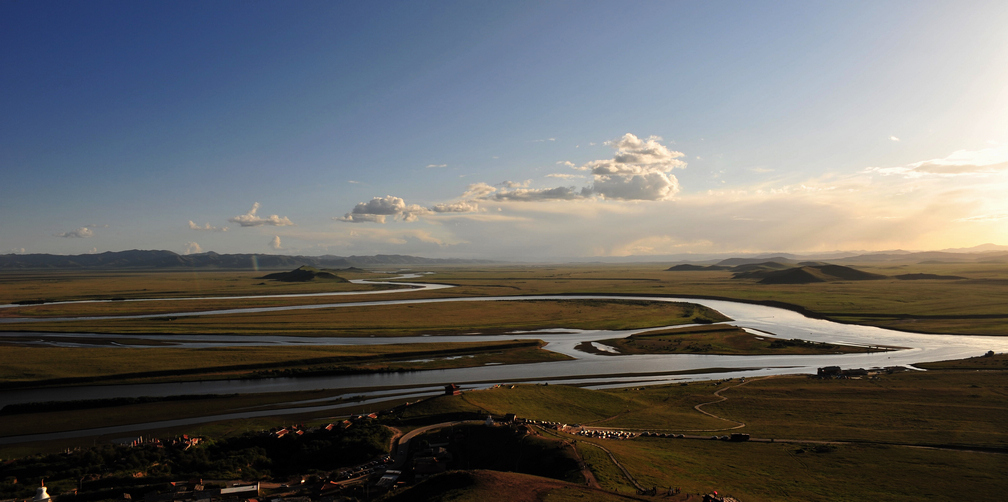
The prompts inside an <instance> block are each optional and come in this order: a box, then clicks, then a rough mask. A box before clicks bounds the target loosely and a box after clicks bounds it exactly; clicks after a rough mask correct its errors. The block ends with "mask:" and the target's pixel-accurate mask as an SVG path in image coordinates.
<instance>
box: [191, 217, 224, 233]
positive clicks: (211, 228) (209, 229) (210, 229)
mask: <svg viewBox="0 0 1008 502" xmlns="http://www.w3.org/2000/svg"><path fill="white" fill-rule="evenodd" d="M189 228H191V229H193V230H202V231H205V232H227V231H228V227H215V226H212V225H210V223H209V222H207V224H206V225H204V226H202V227H201V226H199V225H197V224H196V223H194V222H193V220H189Z"/></svg>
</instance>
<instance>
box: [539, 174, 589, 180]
mask: <svg viewBox="0 0 1008 502" xmlns="http://www.w3.org/2000/svg"><path fill="white" fill-rule="evenodd" d="M546 177H547V178H560V179H565V180H570V179H579V178H584V176H583V175H580V174H569V173H550V174H547V175H546Z"/></svg>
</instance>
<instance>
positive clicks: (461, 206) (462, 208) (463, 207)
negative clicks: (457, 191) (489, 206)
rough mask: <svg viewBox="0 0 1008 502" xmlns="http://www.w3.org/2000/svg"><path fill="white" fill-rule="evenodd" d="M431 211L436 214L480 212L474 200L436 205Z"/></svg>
mask: <svg viewBox="0 0 1008 502" xmlns="http://www.w3.org/2000/svg"><path fill="white" fill-rule="evenodd" d="M431 211H434V212H435V213H475V212H477V211H479V204H477V203H476V201H472V200H463V201H458V202H446V203H443V204H434V205H433V206H432V207H431Z"/></svg>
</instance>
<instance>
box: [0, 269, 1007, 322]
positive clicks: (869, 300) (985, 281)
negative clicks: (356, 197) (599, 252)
mask: <svg viewBox="0 0 1008 502" xmlns="http://www.w3.org/2000/svg"><path fill="white" fill-rule="evenodd" d="M854 266H855V267H856V268H858V269H859V270H864V271H866V272H871V273H876V274H883V275H887V276H890V277H891V276H894V275H897V274H910V273H928V274H937V275H955V276H961V277H965V278H966V279H964V280H954V281H948V280H930V279H929V280H914V281H906V280H897V279H893V278H889V279H883V280H875V281H848V282H828V283H817V284H799V285H795V284H778V285H766V284H757V283H756V281H755V280H752V279H743V280H740V279H731V273H730V272H727V271H696V272H667V271H665V269H666V268H668V267H667V265H666V264H632V265H616V264H608V265H600V264H592V265H563V266H531V265H499V266H468V267H447V266H440V267H437V266H432V267H425V269H429V270H434V271H436V272H437V273H436V274H434V275H429V276H425V277H424V279H423V280H424V281H427V282H439V283H446V284H454V285H456V286H457V287H454V288H450V289H443V290H436V291H425V292H402V293H396V295H397V296H396V298H444V297H461V296H492V295H505V296H507V295H529V294H560V293H574V294H576V293H615V294H645V295H662V296H701V297H719V298H729V299H738V300H743V301H755V302H781V303H784V304H788V305H792V306H794V307H795V308H800V309H805V310H806V311H808V312H810V313H814V314H816V315H820V316H823V317H827V318H829V319H833V320H838V321H842V322H856V323H862V324H869V325H875V326H883V327H890V328H896V329H903V330H908V331H917V332H933V333H961V334H987V335H1005V334H1008V264H1004V263H979V264H942V263H933V264H920V263H902V264H900V263H887V264H883V265H879V264H872V263H866V264H860V265H857V264H855V265H854ZM262 275H265V273H255V272H224V271H211V272H205V271H201V272H129V273H127V272H49V271H42V272H5V273H3V274H0V286H2V287H0V303H2V302H10V301H19V300H25V299H29V300H30V299H92V298H106V299H107V298H115V297H122V298H137V297H154V296H158V297H161V296H174V297H178V296H215V295H237V294H241V295H251V294H278V293H291V292H320V291H334V290H337V289H339V288H350V287H359V286H353V285H340V284H332V283H329V282H314V283H280V282H275V281H263V280H261V279H259V278H260V277H261V276H262ZM341 275H345V276H346V277H347V278H351V279H353V278H388V277H389V275H388V274H368V273H349V274H347V273H342V272H341ZM367 288H369V289H370V288H373V287H372V286H367ZM359 299H360V298H357V297H353V296H349V297H331V298H329V299H325V300H320V299H303V300H297V303H313V302H314V303H318V302H320V301H325V302H333V303H338V302H347V301H356V300H359ZM246 301H247V300H242V301H238V302H237V303H229V304H228V305H231V306H244V305H245V303H244V302H246ZM284 302H287V304H289V303H290V300H280V299H272V300H266V301H262V300H255V301H254V303H250V304H249V305H250V306H251V305H253V304H254V305H264V304H271V305H272V304H278V305H279V304H285V303H284ZM190 303H192V302H182V303H180V304H179V305H177V306H164V305H149V306H144V307H134V306H128V307H127V306H120V305H115V306H109V305H106V304H102V305H94V304H92V305H89V306H73V307H69V306H68V307H58V308H57V307H56V306H52V307H46V306H42V307H39V309H41V310H39V312H49V313H50V314H52V315H55V314H59V315H63V314H66V315H69V314H73V315H87V314H88V313H103V312H108V310H102V309H135V308H143V309H154V310H156V311H158V312H165V311H169V312H170V311H172V310H171V309H173V308H178V309H180V310H183V309H184V310H188V309H189V308H190V307H191V305H188V306H182V305H183V304H190ZM214 306H215V307H216V306H217V304H215V305H214ZM45 309H51V310H48V311H47V310H45ZM64 309H65V310H64ZM92 309H97V310H92ZM166 309H167V310H166ZM30 310H31V309H30V308H25V309H23V310H21V312H22V314H23V315H31V314H30V313H29V312H30ZM12 312H13V311H12ZM5 315H9V314H5ZM292 319H294V318H292Z"/></svg>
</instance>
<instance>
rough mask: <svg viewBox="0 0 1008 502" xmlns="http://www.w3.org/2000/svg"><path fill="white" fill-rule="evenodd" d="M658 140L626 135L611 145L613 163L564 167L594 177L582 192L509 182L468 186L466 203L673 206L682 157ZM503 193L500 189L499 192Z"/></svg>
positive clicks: (564, 163)
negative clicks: (631, 202)
mask: <svg viewBox="0 0 1008 502" xmlns="http://www.w3.org/2000/svg"><path fill="white" fill-rule="evenodd" d="M661 141H662V139H661V138H660V137H658V136H649V137H647V138H645V139H640V138H638V137H637V136H634V135H633V134H630V133H627V134H624V135H623V136H622V137H620V138H619V139H616V140H614V141H610V142H607V143H606V144H607V145H609V146H610V147H612V148H613V149H614V150H616V153H615V154H614V155H613V157H612V158H611V159H600V160H595V161H592V162H589V163H587V164H585V165H583V166H580V167H577V166H575V165H574V163H572V162H569V161H560V162H557V164H559V165H566V166H568V167H573V168H574V169H577V170H580V171H589V172H590V173H591V176H592V183H591V184H590V185H589V186H586V187H583V188H580V189H578V188H577V187H574V186H565V187H555V188H528V187H529V185H530V184H531V180H529V181H525V182H513V181H505V182H504V183H501V184H499V185H498V186H497V187H495V186H490V185H487V184H486V183H477V184H474V185H469V189H468V190H467V191H466V193H465V194H464V195H463V197H462V198H465V199H476V200H481V199H486V200H497V201H529V202H531V201H542V200H578V199H586V198H594V197H600V198H603V199H613V200H652V201H657V200H669V199H671V198H672V197H673V196H674V195H675V194H676V193H678V192H679V180H677V179H676V177H675V176H673V175H672V174H670V173H671V171H672V170H673V169H677V168H684V167H686V162H684V161H683V160H681V158H682V157H684V156H685V154H684V153H682V152H676V151H672V150H669V149H668V148H667V147H666V146H665V145H663V144H662V143H661ZM547 177H549V178H562V179H572V178H576V177H578V176H577V175H575V174H563V173H555V174H549V175H547ZM498 187H500V188H498Z"/></svg>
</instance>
